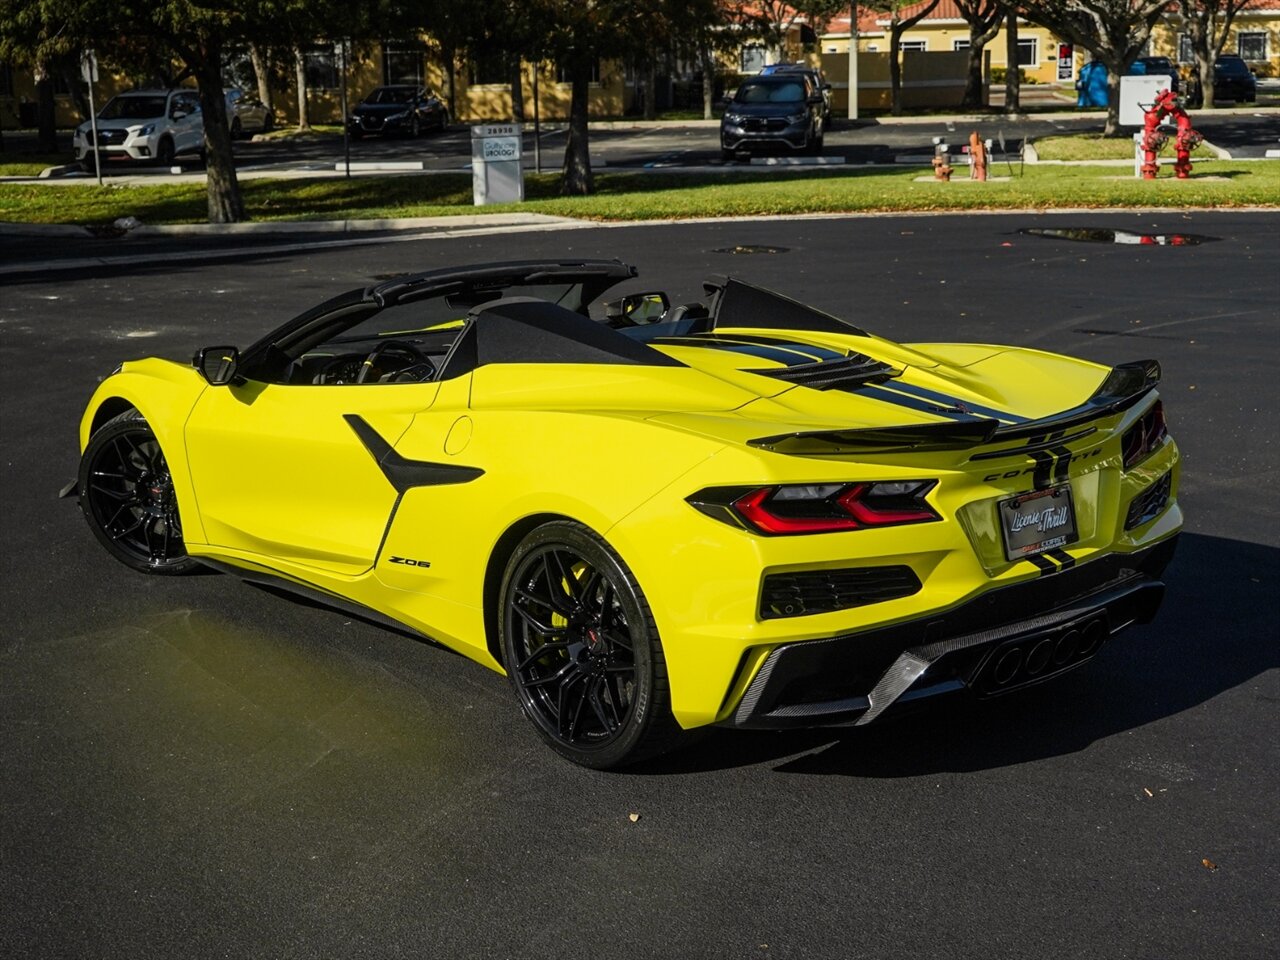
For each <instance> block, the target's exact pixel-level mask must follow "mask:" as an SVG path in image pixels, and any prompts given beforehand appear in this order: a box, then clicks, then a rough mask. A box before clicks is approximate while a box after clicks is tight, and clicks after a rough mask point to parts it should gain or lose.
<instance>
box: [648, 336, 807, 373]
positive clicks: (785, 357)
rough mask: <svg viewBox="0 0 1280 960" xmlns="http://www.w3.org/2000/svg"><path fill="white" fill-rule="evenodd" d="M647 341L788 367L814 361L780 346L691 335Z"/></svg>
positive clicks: (651, 343)
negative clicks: (727, 353) (720, 351)
mask: <svg viewBox="0 0 1280 960" xmlns="http://www.w3.org/2000/svg"><path fill="white" fill-rule="evenodd" d="M649 343H650V345H651V346H652V345H653V344H660V345H664V346H671V347H703V348H709V349H712V350H727V351H729V352H730V353H740V354H742V355H744V356H748V357H759V358H760V359H761V360H772V361H773V362H774V363H781V364H783V365H784V366H788V367H798V366H800V365H801V364H806V363H813V362H814V358H813V357H810V356H806V355H805V354H803V353H799V352H797V351H795V350H787V349H785V348H783V347H781V346H773V345H768V346H765V345H762V344H755V343H734V342H732V341H729V340H723V339H719V340H711V339H709V338H708V339H703V338H699V339H696V340H695V339H693V338H692V337H659V338H658V339H656V340H651V341H649Z"/></svg>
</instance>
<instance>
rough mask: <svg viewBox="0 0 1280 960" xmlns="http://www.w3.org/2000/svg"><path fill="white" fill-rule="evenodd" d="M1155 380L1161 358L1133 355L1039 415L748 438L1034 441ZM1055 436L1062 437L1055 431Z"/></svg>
mask: <svg viewBox="0 0 1280 960" xmlns="http://www.w3.org/2000/svg"><path fill="white" fill-rule="evenodd" d="M1159 382H1160V364H1159V363H1157V362H1156V361H1155V360H1137V361H1134V362H1133V363H1122V364H1120V365H1119V366H1115V367H1112V368H1111V371H1110V372H1109V373H1108V374H1107V376H1106V377H1105V378H1104V379H1103V381H1102V383H1101V384H1100V385H1099V386H1098V389H1097V390H1095V391H1094V392H1093V395H1092V396H1090V397H1089V399H1088V400H1086V401H1085V402H1084V403H1082V404H1080V405H1079V406H1075V407H1072V408H1071V409H1070V410H1064V411H1062V412H1061V413H1055V414H1053V415H1052V416H1048V417H1042V418H1041V419H1039V420H1028V421H1026V422H1024V423H1015V424H1001V423H1000V421H998V420H990V419H983V418H976V417H975V418H974V419H972V420H956V421H953V422H950V423H922V424H910V425H908V426H902V427H872V428H870V429H863V430H815V431H810V432H805V433H782V434H778V435H776V436H772V437H759V438H758V439H755V440H748V441H747V443H748V444H749V445H751V446H753V447H759V448H760V449H762V450H769V451H772V452H773V453H785V454H788V455H790V456H795V457H821V456H831V455H833V454H837V455H838V454H850V453H919V452H925V451H931V450H968V449H969V448H971V447H980V446H982V445H984V444H987V443H1001V442H1003V441H1006V440H1021V439H1023V438H1031V440H1032V444H1033V445H1034V444H1036V443H1037V442H1044V441H1047V440H1048V435H1049V434H1060V432H1062V431H1066V430H1069V429H1070V428H1072V427H1075V426H1079V425H1080V424H1083V423H1088V422H1089V421H1090V420H1097V419H1099V418H1101V417H1106V416H1111V415H1112V414H1116V413H1120V412H1121V411H1123V410H1128V409H1129V408H1130V407H1133V406H1136V405H1137V404H1138V403H1140V402H1141V401H1142V399H1143V398H1144V397H1146V396H1147V394H1149V393H1150V392H1151V391H1152V389H1154V387H1155V386H1156V384H1158V383H1159ZM1053 442H1055V443H1062V442H1064V441H1063V439H1062V438H1061V437H1059V438H1058V439H1056V440H1054V441H1053ZM1008 452H1010V453H1014V452H1016V451H1013V450H1011V451H1008Z"/></svg>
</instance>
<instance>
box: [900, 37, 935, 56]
mask: <svg viewBox="0 0 1280 960" xmlns="http://www.w3.org/2000/svg"><path fill="white" fill-rule="evenodd" d="M898 49H899V50H902V51H903V52H904V53H905V52H906V51H908V50H910V51H912V52H913V53H924V52H925V51H926V50H928V49H929V41H928V40H903V41H902V42H901V43H900V44H898Z"/></svg>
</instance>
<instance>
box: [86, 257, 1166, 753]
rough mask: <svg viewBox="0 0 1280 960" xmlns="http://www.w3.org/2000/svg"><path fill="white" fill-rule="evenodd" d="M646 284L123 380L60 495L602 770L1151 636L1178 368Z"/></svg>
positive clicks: (579, 276)
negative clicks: (471, 696)
mask: <svg viewBox="0 0 1280 960" xmlns="http://www.w3.org/2000/svg"><path fill="white" fill-rule="evenodd" d="M635 275H636V271H635V270H634V268H632V267H630V266H628V265H626V264H623V263H620V262H617V261H599V260H595V261H593V260H583V261H571V262H570V261H563V262H562V261H536V262H519V263H499V264H485V265H478V266H472V267H467V268H461V269H447V270H437V271H432V272H428V273H422V274H418V275H414V276H403V277H397V278H395V279H393V280H389V281H386V282H384V283H380V284H377V285H375V286H371V287H367V288H362V289H359V290H353V291H351V292H350V293H347V294H344V295H342V296H339V297H336V298H334V299H332V300H329V301H328V302H326V303H323V304H321V305H320V306H318V307H315V308H314V309H311V310H308V311H307V312H305V313H303V314H301V315H300V316H298V317H296V318H295V319H293V320H290V321H289V322H288V323H285V324H284V325H283V326H281V327H279V328H278V329H276V330H274V331H273V332H271V333H270V334H268V335H267V336H266V337H264V338H263V339H262V340H260V341H258V342H257V343H255V344H253V345H252V346H250V347H248V348H247V349H245V350H243V351H240V350H237V349H236V348H234V347H225V346H216V347H206V348H204V349H202V350H200V351H199V352H198V353H196V355H195V357H194V359H193V362H192V363H191V364H190V365H186V364H179V363H173V362H170V361H166V360H157V359H149V360H140V361H138V362H131V363H126V364H124V365H123V366H122V367H121V368H120V369H118V370H117V371H115V372H114V373H113V374H112V375H111V376H110V377H108V378H107V379H106V380H105V381H103V383H102V384H101V385H100V386H99V387H98V389H97V390H96V391H95V393H94V395H93V398H92V400H91V401H90V403H89V407H88V410H87V411H86V412H85V415H84V419H83V422H82V423H81V426H80V446H81V449H82V451H83V457H82V461H81V467H80V473H79V477H78V479H77V481H76V483H75V484H73V485H72V486H71V487H69V488H68V490H67V491H66V492H67V493H68V494H70V493H71V492H73V491H78V494H79V499H80V504H81V507H82V508H83V510H84V514H85V516H86V517H87V518H88V521H89V525H90V527H91V528H92V529H93V531H94V533H95V534H96V535H97V537H98V539H99V540H100V541H101V542H102V544H103V545H104V546H105V547H106V548H107V550H108V551H109V552H110V553H111V554H113V555H114V556H115V557H116V558H117V559H119V560H121V561H123V562H124V563H126V564H128V565H129V566H131V567H133V568H134V569H136V570H141V571H144V572H147V573H156V574H172V573H182V572H185V571H187V570H190V569H191V568H193V567H194V566H196V565H197V564H204V565H206V566H211V567H215V568H217V569H220V570H225V571H228V572H233V573H235V574H236V575H238V576H240V577H243V578H245V579H248V580H252V581H261V582H269V583H272V584H275V585H278V586H282V587H285V588H288V589H292V590H295V591H299V592H302V593H305V594H307V595H308V596H310V597H312V598H318V599H320V600H322V601H324V602H327V603H329V604H332V605H334V606H338V607H341V608H343V609H346V610H349V611H356V612H359V613H362V614H363V615H364V616H367V617H370V618H373V619H380V620H383V621H391V622H393V623H395V624H396V625H398V626H401V627H407V628H410V629H411V630H413V631H416V632H418V633H420V634H422V635H424V636H427V637H430V638H432V639H433V640H435V641H438V642H439V643H441V644H444V645H446V646H448V647H451V648H453V649H454V650H457V651H459V652H461V653H463V654H465V655H466V656H468V657H470V658H472V659H474V660H476V661H478V662H479V663H481V664H484V665H485V666H487V667H490V668H491V669H493V670H497V671H500V672H505V673H506V674H507V675H508V677H509V678H510V680H511V683H512V685H513V687H514V689H515V692H516V695H517V697H518V699H519V702H520V705H521V707H522V708H523V710H524V713H525V715H526V716H527V717H528V718H529V719H530V720H531V721H532V722H533V725H534V727H535V728H536V729H537V731H538V732H539V734H541V736H542V737H543V738H544V740H545V741H546V742H547V743H548V744H549V745H550V746H551V747H552V748H553V749H554V750H556V751H557V752H558V753H560V754H562V755H563V756H565V757H567V758H569V759H571V760H573V761H575V762H577V763H581V764H584V765H587V766H592V767H600V768H606V767H614V766H618V765H621V764H625V763H630V762H634V761H636V760H639V759H642V758H644V757H648V756H652V755H654V754H655V753H658V752H660V751H662V750H664V749H667V748H668V747H670V746H672V745H674V744H675V743H677V742H678V740H679V739H680V736H681V732H682V731H683V730H688V729H691V728H694V727H700V726H705V725H708V724H721V725H724V726H730V727H745V728H779V727H799V726H815V725H828V724H855V723H856V724H864V723H868V722H870V721H872V720H874V719H875V718H877V717H879V716H880V715H881V714H882V713H884V712H885V711H886V710H890V709H893V708H894V706H895V704H902V703H904V702H906V701H910V700H915V699H918V698H921V697H927V696H930V695H933V694H941V693H946V692H949V691H958V690H962V689H968V690H970V691H973V692H975V693H977V694H979V695H981V696H989V695H993V694H999V693H1003V692H1005V691H1009V690H1015V689H1019V688H1021V687H1025V686H1027V685H1028V684H1032V683H1036V682H1039V681H1041V680H1045V679H1047V678H1049V677H1052V676H1055V675H1057V674H1060V673H1062V672H1064V671H1066V670H1069V669H1071V668H1073V667H1076V666H1078V665H1079V664H1081V663H1083V662H1085V661H1086V660H1088V659H1090V658H1091V657H1092V656H1093V654H1094V653H1095V652H1096V651H1097V650H1098V649H1099V647H1100V646H1101V645H1102V644H1103V643H1104V642H1105V641H1106V640H1107V639H1108V638H1109V637H1111V636H1112V635H1114V634H1116V633H1118V632H1119V631H1121V630H1123V629H1124V628H1125V627H1127V626H1129V625H1130V624H1132V623H1144V622H1147V621H1149V620H1150V619H1151V618H1152V617H1153V616H1154V615H1155V612H1156V609H1157V608H1158V606H1159V604H1160V600H1161V596H1162V594H1163V584H1162V583H1161V581H1160V577H1161V574H1162V572H1163V570H1164V568H1165V566H1166V564H1167V563H1168V562H1169V560H1170V558H1171V557H1172V554H1173V548H1174V542H1175V538H1176V535H1177V533H1178V531H1179V528H1180V527H1181V525H1182V514H1181V511H1180V510H1179V508H1178V505H1177V494H1178V468H1179V465H1178V460H1179V456H1178V449H1177V447H1176V446H1175V445H1174V442H1173V440H1172V439H1171V438H1170V437H1169V436H1168V433H1167V431H1166V429H1165V421H1164V413H1163V408H1162V405H1161V401H1160V399H1159V397H1158V394H1157V391H1156V384H1157V382H1158V380H1159V366H1158V365H1157V364H1156V363H1155V362H1154V361H1142V362H1138V363H1126V364H1121V365H1119V366H1116V367H1110V368H1108V367H1104V366H1099V365H1098V364H1095V363H1089V362H1086V361H1083V360H1076V359H1071V358H1068V357H1063V356H1057V355H1054V354H1049V353H1043V352H1040V351H1037V350H1028V349H1021V348H1017V347H1007V346H990V345H985V344H958V343H928V344H920V343H917V344H898V343H893V342H891V341H888V340H884V339H881V338H880V337H877V336H874V335H873V334H870V333H868V332H866V331H864V330H862V329H860V328H859V327H857V326H855V325H854V324H852V323H850V322H848V321H845V320H841V319H838V318H837V317H834V316H831V315H829V314H827V313H824V312H822V311H819V310H816V309H813V308H811V307H807V306H805V305H803V304H801V303H799V302H797V301H795V300H792V299H789V298H787V297H785V296H782V295H780V294H777V293H773V292H770V291H768V290H765V289H762V288H760V287H758V286H755V285H753V284H751V283H748V282H745V281H743V280H741V279H734V278H712V279H711V280H709V281H708V282H707V283H706V291H707V296H706V298H705V299H704V300H703V301H701V302H698V303H690V304H681V305H672V304H671V303H670V302H669V301H668V298H667V296H666V295H665V294H664V293H659V292H652V293H640V294H632V295H630V296H626V297H621V298H619V299H617V300H614V301H612V302H607V303H604V302H601V297H602V296H603V294H604V293H605V292H606V291H607V290H608V289H609V288H610V287H612V286H613V285H615V284H617V283H619V282H620V281H624V280H629V279H631V278H633V277H634V276H635Z"/></svg>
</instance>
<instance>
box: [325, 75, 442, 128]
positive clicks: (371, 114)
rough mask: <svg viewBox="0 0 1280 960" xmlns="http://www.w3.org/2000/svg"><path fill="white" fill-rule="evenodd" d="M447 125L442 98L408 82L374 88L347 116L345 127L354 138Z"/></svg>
mask: <svg viewBox="0 0 1280 960" xmlns="http://www.w3.org/2000/svg"><path fill="white" fill-rule="evenodd" d="M448 125H449V108H448V107H447V106H446V105H445V104H444V101H442V100H441V99H440V98H439V97H437V96H436V95H435V94H434V93H432V92H431V91H429V90H428V89H427V88H426V87H415V86H412V85H410V84H396V85H393V86H387V87H375V88H374V89H373V90H372V91H370V93H369V95H368V96H366V97H365V98H364V99H363V100H361V101H360V103H359V104H357V105H356V108H355V109H354V110H352V111H351V116H349V117H348V118H347V129H348V130H349V131H350V132H351V135H352V136H353V137H357V138H358V137H363V136H367V135H371V134H379V133H380V134H399V135H400V136H405V137H416V136H418V135H419V134H420V133H422V132H423V131H424V130H432V129H435V130H443V129H444V128H445V127H447V126H448Z"/></svg>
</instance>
